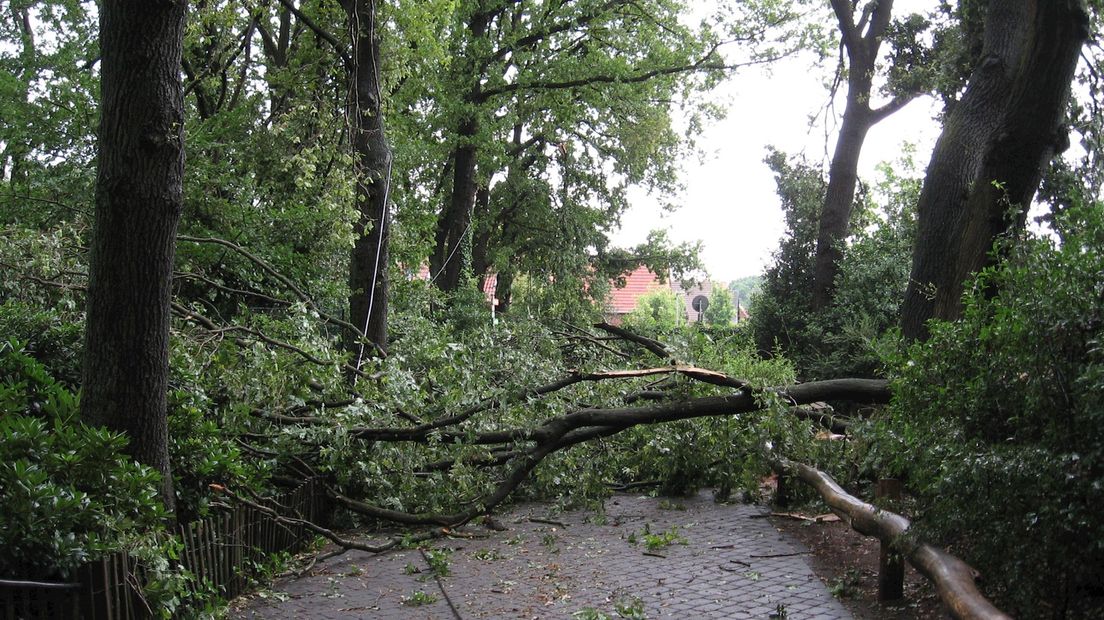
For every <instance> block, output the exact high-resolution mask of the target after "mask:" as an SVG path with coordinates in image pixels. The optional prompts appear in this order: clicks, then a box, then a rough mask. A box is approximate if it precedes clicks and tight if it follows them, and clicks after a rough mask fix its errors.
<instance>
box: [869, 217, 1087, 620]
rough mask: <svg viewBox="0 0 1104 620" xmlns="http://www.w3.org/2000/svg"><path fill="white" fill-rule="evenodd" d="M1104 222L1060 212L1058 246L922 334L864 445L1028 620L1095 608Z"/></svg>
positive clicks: (1038, 252)
mask: <svg viewBox="0 0 1104 620" xmlns="http://www.w3.org/2000/svg"><path fill="white" fill-rule="evenodd" d="M1102 211H1104V210H1102V209H1101V207H1100V206H1099V205H1097V206H1095V207H1091V208H1088V207H1081V208H1071V209H1069V210H1067V211H1066V212H1064V213H1060V214H1058V215H1057V216H1056V217H1057V219H1056V227H1057V230H1058V232H1059V234H1060V236H1061V240H1060V242H1058V241H1056V240H1054V239H1049V238H1039V239H1031V240H1027V241H1025V242H1023V243H1021V244H1019V245H1018V246H1017V247H1016V248H1015V249H1013V250H1011V254H1010V256H1009V258H1008V260H1007V261H1006V262H1004V263H1003V264H1002V265H1001V266H999V267H996V268H994V269H991V270H988V271H986V272H984V273H983V274H982V275H981V276H980V277H979V278H978V279H977V281H976V283H975V284H974V286H973V289H972V290H971V291H970V292H969V293H968V295H967V297H966V300H965V309H964V315H963V318H962V319H961V320H960V321H957V322H953V323H939V322H934V323H933V324H932V325H931V338H930V340H929V341H927V342H926V343H922V344H917V345H915V346H913V347H912V348H911V349H910V350H909V351H908V356H907V358H902V360H901V361H900V362H899V366H898V373H899V374H898V376H897V378H896V390H895V391H896V400H895V402H894V404H893V407H892V415H891V416H890V419H889V420H888V421H887V423H886V424H884V425H883V426H882V427H881V430H880V435H879V440H878V441H876V442H875V444H874V453H873V455H872V456H873V460H874V461H880V462H881V464H882V465H884V466H887V467H890V468H892V469H895V470H896V471H898V472H899V473H903V474H905V475H907V476H908V478H909V479H910V481H911V484H912V486H913V487H914V488H915V489H916V490H917V491H918V492H919V493H921V494H922V496H923V498H924V500H925V501H924V503H925V505H926V506H927V508H926V510H925V512H924V514H923V515H922V518H921V520H920V524H921V526H922V527H923V528H924V529H925V530H927V531H928V532H929V533H930V534H933V535H936V536H939V537H941V538H943V539H944V540H945V541H948V542H956V543H958V544H959V545H961V546H962V547H963V548H964V550H965V552H966V553H967V555H968V556H969V558H970V559H971V560H972V561H973V562H975V565H976V566H978V567H979V568H981V569H982V571H983V573H984V574H985V575H986V577H988V578H989V579H990V580H991V581H992V582H995V583H997V584H998V585H999V588H998V590H999V596H1000V598H1001V599H1002V603H1003V604H1005V605H1008V606H1009V607H1010V610H1011V611H1013V612H1014V613H1017V614H1019V615H1022V616H1024V617H1045V616H1051V617H1071V616H1073V617H1089V616H1092V617H1100V616H1096V615H1093V614H1094V612H1095V613H1100V612H1101V611H1102V610H1104V603H1102V601H1101V599H1100V598H1099V596H1100V593H1101V589H1102V588H1104V572H1102V568H1101V567H1104V515H1102V514H1101V513H1100V511H1099V507H1100V506H1104V483H1102V482H1101V481H1102V480H1104V404H1102V403H1101V400H1100V395H1101V394H1102V393H1104V278H1102V277H1101V274H1104V213H1102ZM1092 596H1096V597H1097V598H1096V599H1095V601H1094V600H1093V599H1092ZM1094 605H1095V608H1094V607H1093V606H1094Z"/></svg>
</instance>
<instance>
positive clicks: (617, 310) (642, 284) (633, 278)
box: [606, 265, 663, 314]
mask: <svg viewBox="0 0 1104 620" xmlns="http://www.w3.org/2000/svg"><path fill="white" fill-rule="evenodd" d="M661 288H663V285H662V284H660V283H659V276H657V275H656V274H654V273H652V272H651V271H648V268H647V267H645V266H643V265H641V266H640V267H637V268H636V270H635V271H633V272H632V273H630V274H629V275H627V276H625V286H624V287H623V288H614V289H613V290H612V291H610V296H609V301H608V302H607V303H606V308H607V312H610V313H612V314H628V313H630V312H632V311H633V310H635V309H636V301H637V300H638V299H639V298H640V296H641V295H644V294H646V293H651V292H652V291H657V290H659V289H661Z"/></svg>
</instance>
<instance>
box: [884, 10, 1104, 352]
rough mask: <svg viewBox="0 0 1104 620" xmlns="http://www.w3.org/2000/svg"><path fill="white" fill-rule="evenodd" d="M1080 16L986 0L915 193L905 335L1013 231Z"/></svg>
mask: <svg viewBox="0 0 1104 620" xmlns="http://www.w3.org/2000/svg"><path fill="white" fill-rule="evenodd" d="M1087 37H1088V15H1087V12H1086V9H1085V7H1084V5H1083V3H1082V2H1081V1H1080V0H1055V1H1053V2H1038V1H1035V0H1009V1H1008V2H995V3H991V4H990V7H989V14H988V16H987V18H986V24H985V43H984V49H983V52H982V59H981V61H980V63H979V64H978V66H977V67H975V69H974V72H973V73H972V74H971V76H970V82H969V85H968V86H967V88H966V92H965V93H964V94H963V96H962V100H961V101H960V102H959V103H958V105H956V106H955V108H954V110H953V112H952V113H951V115H950V117H949V118H948V119H947V123H946V125H945V126H944V129H943V134H942V135H941V136H940V138H939V141H938V142H937V143H936V146H935V150H934V152H933V153H932V159H931V163H930V164H929V165H928V171H927V176H926V177H925V179H924V187H923V190H922V191H921V195H920V202H919V205H918V208H917V211H918V218H919V219H918V230H917V238H916V245H915V247H914V249H913V262H912V276H911V278H910V280H909V286H908V290H907V292H906V294H905V302H904V305H903V306H902V310H901V324H902V328H903V332H904V335H905V337H906V338H908V339H910V340H915V339H924V338H927V335H928V331H927V325H926V323H927V321H928V319H931V318H939V319H944V320H953V319H956V318H958V316H959V315H960V313H961V304H962V291H963V283H964V282H965V281H966V279H967V278H969V276H970V274H972V273H974V272H976V271H978V270H979V269H981V268H983V267H985V266H986V265H988V264H989V262H990V260H991V254H990V250H991V249H992V248H993V243H994V241H996V240H997V239H998V238H999V237H1001V236H1002V235H1005V234H1008V233H1009V232H1012V231H1016V230H1020V229H1022V228H1023V226H1024V223H1025V219H1026V210H1027V208H1028V206H1029V205H1030V203H1031V200H1032V198H1033V197H1034V195H1035V190H1036V189H1037V188H1038V185H1039V180H1040V177H1041V174H1042V170H1043V167H1044V166H1045V165H1046V164H1047V162H1049V161H1050V159H1051V158H1052V157H1053V156H1054V154H1055V152H1056V145H1057V144H1058V143H1060V142H1062V141H1063V140H1062V136H1060V135H1059V132H1060V123H1061V120H1062V117H1063V113H1064V111H1065V105H1066V101H1067V99H1068V96H1069V85H1070V81H1071V80H1072V78H1073V73H1074V69H1075V68H1076V65H1077V58H1078V54H1079V52H1080V50H1081V46H1082V44H1083V43H1084V41H1085V40H1086V38H1087Z"/></svg>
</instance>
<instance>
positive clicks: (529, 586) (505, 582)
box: [231, 493, 851, 620]
mask: <svg viewBox="0 0 1104 620" xmlns="http://www.w3.org/2000/svg"><path fill="white" fill-rule="evenodd" d="M548 510H549V509H548V507H547V506H544V505H539V504H527V505H524V506H519V507H516V508H514V509H513V510H512V511H511V512H508V513H506V514H505V515H502V516H499V517H498V520H499V522H500V523H502V524H503V525H505V526H506V527H507V529H506V531H501V532H493V531H490V530H484V529H483V528H482V527H478V526H471V527H469V528H468V531H472V532H479V533H480V534H481V535H482V534H484V533H486V534H487V535H488V536H487V537H486V538H483V539H478V540H460V539H449V540H439V541H436V542H435V543H434V549H433V550H432V551H431V553H433V552H439V551H440V550H445V553H446V554H447V556H448V567H449V570H450V574H449V575H448V576H445V577H440V578H435V577H434V576H433V575H432V573H431V571H430V567H429V564H428V563H427V556H426V555H425V554H424V553H423V552H421V551H418V550H405V551H399V552H395V553H390V554H385V555H382V556H372V555H368V554H364V553H360V552H349V553H346V554H345V555H342V556H339V557H337V558H334V559H332V560H329V561H327V562H323V563H321V564H319V566H317V567H315V569H314V570H313V571H312V573H311V574H310V575H309V576H306V577H303V578H301V579H298V580H291V581H282V582H278V583H276V584H275V585H274V586H273V590H272V591H271V593H269V595H268V597H267V598H261V597H254V598H252V599H251V600H246V601H239V602H238V604H237V605H235V609H234V610H233V611H232V614H231V617H234V618H241V619H247V618H402V619H419V620H420V619H423V618H424V619H440V620H455V619H456V618H464V619H468V618H504V619H525V618H536V619H543V618H572V614H576V613H579V612H585V611H586V610H595V611H600V612H602V613H604V614H606V615H607V616H609V617H610V618H618V617H620V616H618V610H619V608H620V611H621V612H622V613H624V614H630V613H631V611H632V610H642V611H643V615H641V616H639V617H645V616H646V617H648V618H748V619H751V618H755V619H759V618H763V619H766V618H787V619H789V620H833V619H849V618H850V617H851V616H850V614H848V612H847V611H846V609H845V608H844V607H843V606H842V605H841V604H840V603H839V602H838V601H837V600H835V599H834V598H832V596H831V595H830V594H829V593H828V591H827V590H826V589H825V587H824V585H823V584H822V583H821V582H820V581H819V580H818V579H817V578H816V577H815V576H814V575H813V573H812V571H811V570H810V569H809V565H808V563H807V562H806V557H805V553H804V552H805V549H803V548H802V547H800V546H799V543H796V542H793V541H791V540H788V539H783V538H782V537H781V535H780V534H779V533H778V531H777V530H775V529H774V528H773V527H772V526H771V524H770V522H769V520H768V519H763V518H759V517H761V516H763V515H764V514H765V513H766V509H764V508H761V507H755V506H747V505H719V504H715V503H714V502H713V500H712V498H711V497H710V496H709V495H708V494H705V493H703V494H701V495H699V496H697V497H694V498H690V499H680V500H661V499H655V498H644V497H637V496H631V495H616V496H614V497H612V498H611V499H609V500H608V501H607V502H606V514H605V518H604V520H603V519H601V518H596V517H595V515H594V513H590V512H567V513H563V514H558V515H549V513H548ZM534 518H535V519H546V520H551V521H556V522H558V523H559V524H553V523H542V522H538V521H533V520H531V519H534ZM648 532H650V534H651V536H652V537H654V538H651V539H649V537H648V535H647V533H648ZM665 534H666V535H667V536H666V538H668V539H670V540H673V541H674V542H672V543H671V544H669V545H666V546H661V547H656V544H658V543H659V542H661V541H660V540H659V539H660V538H663V537H664V535H665ZM634 539H635V544H634V543H633V542H632V540H634ZM648 540H652V541H653V547H654V548H652V549H649V547H648V545H647V542H648ZM418 592H423V593H425V595H427V598H429V599H431V600H432V602H429V603H426V604H423V605H412V604H411V603H412V602H413V601H410V600H408V601H407V602H406V603H404V602H403V601H404V599H411V597H413V596H415V595H416V594H415V593H418ZM579 617H587V616H585V615H583V614H582V613H579ZM591 617H597V616H591ZM628 617H636V616H631V615H628Z"/></svg>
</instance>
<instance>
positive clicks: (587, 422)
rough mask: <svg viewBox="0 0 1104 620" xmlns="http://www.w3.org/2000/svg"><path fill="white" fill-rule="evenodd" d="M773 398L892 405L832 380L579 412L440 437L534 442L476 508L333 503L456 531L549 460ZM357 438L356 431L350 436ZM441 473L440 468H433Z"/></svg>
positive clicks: (880, 391) (863, 384)
mask: <svg viewBox="0 0 1104 620" xmlns="http://www.w3.org/2000/svg"><path fill="white" fill-rule="evenodd" d="M768 394H769V395H773V396H774V397H777V398H781V399H783V400H784V401H786V402H787V403H788V404H791V405H805V404H809V403H814V402H820V401H825V400H849V401H853V402H862V403H885V402H889V397H890V392H889V384H888V383H887V382H886V381H884V380H880V379H832V380H828V381H814V382H811V383H802V384H798V385H791V386H786V387H775V388H766V389H763V390H759V391H756V392H752V391H741V392H739V393H737V394H733V395H730V396H709V397H703V398H695V399H692V400H688V401H682V402H677V403H669V404H663V405H655V406H651V407H635V408H634V407H623V408H617V409H581V410H576V411H573V412H570V413H567V414H565V415H562V416H559V417H556V418H552V419H550V420H548V421H546V422H544V424H542V425H540V426H538V427H536V428H516V429H510V430H502V431H490V432H485V433H476V434H474V435H471V436H465V435H464V434H461V433H442V434H441V435H440V438H441V441H443V442H445V443H452V442H454V441H457V440H459V441H465V442H466V443H468V444H483V445H494V444H514V443H515V442H532V443H534V444H535V445H533V446H532V447H530V448H527V449H521V448H518V449H516V451H514V452H507V451H505V450H503V451H500V452H498V453H497V454H496V455H495V456H494V457H492V458H491V459H489V462H495V463H497V462H499V461H506V462H510V461H513V462H514V464H513V469H512V470H511V472H510V473H509V475H507V476H506V478H504V479H503V480H502V481H501V482H500V483H499V484H498V485H497V486H496V487H495V489H494V490H493V491H492V492H490V493H488V494H487V495H486V496H485V497H484V498H483V499H482V500H481V501H480V502H479V503H478V504H477V505H476V506H474V507H472V508H470V509H468V510H464V511H462V512H457V513H453V514H439V513H408V512H402V511H397V510H391V509H387V508H382V507H380V506H374V505H372V504H369V503H367V502H362V501H359V500H357V499H354V498H351V497H347V496H345V495H342V494H341V493H338V492H337V491H336V490H334V489H330V497H331V498H332V499H333V500H335V501H336V502H338V503H339V504H341V505H342V506H344V507H345V508H348V509H349V510H352V511H353V512H357V513H360V514H362V515H365V516H368V517H371V518H373V519H382V520H386V521H392V522H395V523H403V524H406V525H441V526H445V527H453V526H458V525H462V524H464V523H467V522H468V521H470V520H472V519H474V518H475V517H478V516H481V515H483V514H487V513H489V512H490V511H491V510H492V509H493V508H494V507H496V506H497V505H498V504H500V503H502V502H503V501H504V500H505V499H506V498H507V497H509V495H510V493H512V492H513V491H514V489H516V488H517V487H518V486H519V485H521V483H522V482H524V481H525V479H526V478H527V477H528V476H529V473H530V472H532V471H533V469H534V468H536V466H537V465H538V464H539V463H540V462H541V460H543V459H544V458H545V457H546V456H548V455H550V454H553V453H555V452H557V451H559V450H562V449H564V448H568V447H571V446H574V445H576V444H579V443H583V442H585V441H589V440H591V439H597V438H599V437H608V436H611V435H615V434H617V433H619V432H621V431H623V430H625V429H628V428H631V427H633V426H638V425H647V424H660V423H663V422H675V421H678V420H689V419H693V418H702V417H709V416H722V415H736V414H740V413H749V412H752V411H758V410H761V409H763V407H764V401H763V399H762V398H761V397H763V396H765V395H768ZM350 432H355V431H350ZM434 465H435V466H437V467H443V465H442V464H439V463H438V464H434Z"/></svg>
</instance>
